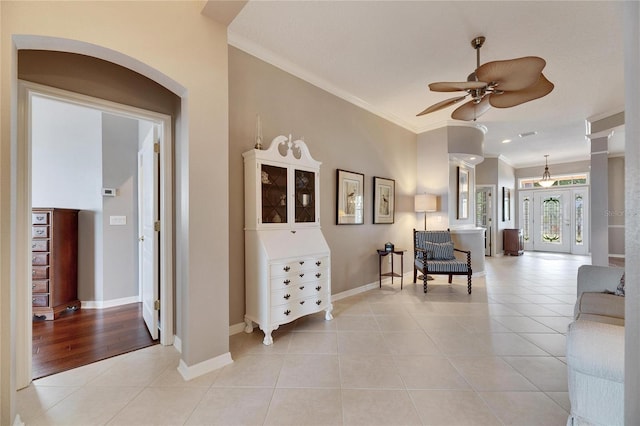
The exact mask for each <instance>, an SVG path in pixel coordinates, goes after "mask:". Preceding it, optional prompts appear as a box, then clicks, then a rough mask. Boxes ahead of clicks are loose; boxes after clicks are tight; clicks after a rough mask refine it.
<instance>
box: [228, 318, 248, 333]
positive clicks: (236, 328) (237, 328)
mask: <svg viewBox="0 0 640 426" xmlns="http://www.w3.org/2000/svg"><path fill="white" fill-rule="evenodd" d="M245 326H246V324H245V323H244V321H243V322H240V323H238V324H234V325H231V326H229V336H233V335H234V334H239V333H242V332H244V327H245Z"/></svg>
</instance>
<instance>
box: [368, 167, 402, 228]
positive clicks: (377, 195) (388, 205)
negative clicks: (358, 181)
mask: <svg viewBox="0 0 640 426" xmlns="http://www.w3.org/2000/svg"><path fill="white" fill-rule="evenodd" d="M395 209H396V181H395V180H393V179H385V178H381V177H375V176H374V178H373V223H393V219H394V213H395Z"/></svg>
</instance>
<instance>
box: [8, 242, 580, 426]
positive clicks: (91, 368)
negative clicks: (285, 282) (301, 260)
mask: <svg viewBox="0 0 640 426" xmlns="http://www.w3.org/2000/svg"><path fill="white" fill-rule="evenodd" d="M586 263H590V258H589V257H585V256H569V255H561V254H552V253H529V252H527V253H526V254H525V255H524V256H520V257H499V258H490V259H487V264H486V269H487V275H486V277H480V278H474V280H473V294H472V295H468V294H467V292H466V279H465V278H464V277H454V284H453V285H448V284H446V277H442V276H436V277H435V281H430V282H429V286H430V291H429V293H428V294H426V295H425V294H424V293H423V292H422V286H421V285H413V284H411V283H409V281H410V279H409V280H406V282H405V287H404V290H402V291H400V286H399V283H398V282H397V281H396V283H395V285H393V286H392V285H390V284H387V285H383V287H382V289H374V290H370V291H367V292H365V293H362V294H359V295H356V296H352V297H349V298H345V299H342V300H337V301H334V317H335V318H334V320H333V321H324V318H323V315H322V314H318V315H312V316H308V317H305V318H301V319H299V320H298V321H296V322H294V323H292V324H289V325H286V326H283V327H281V328H280V329H279V330H277V331H276V332H274V340H275V342H274V345H272V346H268V347H267V346H264V345H262V333H261V332H259V331H258V330H256V331H254V332H253V333H252V334H250V335H247V334H244V333H242V334H237V335H234V336H232V337H231V338H230V346H231V355H232V357H233V359H234V363H233V364H231V365H228V366H226V367H224V368H222V369H220V370H218V371H214V372H212V373H209V374H207V375H205V376H203V377H199V378H197V379H195V380H192V381H190V382H185V381H183V380H182V378H181V377H180V375H179V374H178V372H177V371H176V367H177V364H178V360H179V354H178V353H177V352H176V351H175V349H174V348H173V347H162V346H159V345H157V346H153V347H151V348H147V349H143V350H140V351H137V352H133V353H130V354H126V355H122V356H119V357H116V358H111V359H108V360H105V361H101V362H97V363H94V364H91V365H88V366H85V367H81V368H78V369H75V370H71V371H68V372H64V373H60V374H56V375H54V376H49V377H46V378H43V379H40V380H37V381H35V382H34V383H33V384H32V385H31V386H29V387H28V388H26V389H24V390H22V391H20V392H19V393H18V404H17V406H18V413H19V414H20V415H21V417H22V420H23V421H25V423H26V424H27V425H50V424H57V425H102V424H109V425H183V424H186V425H262V424H264V425H303V424H306V425H447V426H448V425H521V426H533V425H544V426H553V425H557V426H561V425H564V424H565V423H566V419H567V416H568V411H569V400H568V395H567V371H566V365H565V359H564V355H565V335H564V333H565V331H566V327H567V325H568V324H569V322H570V321H571V314H572V311H573V304H574V302H575V297H576V287H575V286H576V285H575V280H576V273H577V268H578V266H579V265H581V264H586ZM407 276H409V275H407Z"/></svg>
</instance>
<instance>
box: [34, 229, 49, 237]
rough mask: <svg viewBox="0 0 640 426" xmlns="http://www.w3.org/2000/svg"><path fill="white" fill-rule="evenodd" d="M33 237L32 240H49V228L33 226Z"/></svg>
mask: <svg viewBox="0 0 640 426" xmlns="http://www.w3.org/2000/svg"><path fill="white" fill-rule="evenodd" d="M31 237H32V238H49V227H48V226H33V227H32V228H31Z"/></svg>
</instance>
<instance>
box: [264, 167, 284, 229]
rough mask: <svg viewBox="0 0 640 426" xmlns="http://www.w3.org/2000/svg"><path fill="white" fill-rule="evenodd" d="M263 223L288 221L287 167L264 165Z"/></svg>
mask: <svg viewBox="0 0 640 426" xmlns="http://www.w3.org/2000/svg"><path fill="white" fill-rule="evenodd" d="M261 172H262V173H261V182H262V185H261V186H262V223H286V222H287V169H286V168H285V167H277V166H270V165H268V164H263V165H262V170H261Z"/></svg>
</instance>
